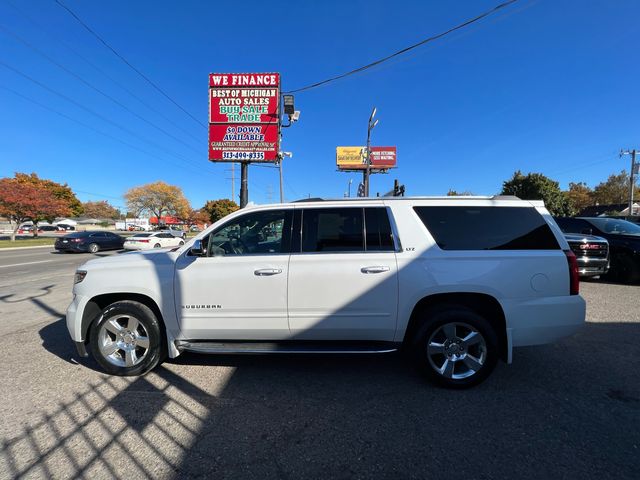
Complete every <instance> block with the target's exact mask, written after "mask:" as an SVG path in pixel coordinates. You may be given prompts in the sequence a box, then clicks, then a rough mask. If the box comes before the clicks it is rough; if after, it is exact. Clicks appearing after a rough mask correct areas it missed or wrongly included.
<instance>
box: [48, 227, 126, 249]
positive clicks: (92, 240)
mask: <svg viewBox="0 0 640 480" xmlns="http://www.w3.org/2000/svg"><path fill="white" fill-rule="evenodd" d="M123 244H124V238H122V237H121V236H120V235H116V234H115V233H111V232H92V231H87V232H75V233H71V234H69V235H65V236H64V237H62V238H58V239H56V243H55V249H56V250H59V251H63V252H90V253H97V252H98V251H100V250H119V249H121V248H122V245H123Z"/></svg>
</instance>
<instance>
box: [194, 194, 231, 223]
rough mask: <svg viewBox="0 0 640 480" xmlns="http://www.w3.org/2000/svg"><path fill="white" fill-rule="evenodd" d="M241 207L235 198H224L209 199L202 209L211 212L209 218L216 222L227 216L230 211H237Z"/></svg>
mask: <svg viewBox="0 0 640 480" xmlns="http://www.w3.org/2000/svg"><path fill="white" fill-rule="evenodd" d="M239 208H240V207H239V206H238V204H237V203H236V202H234V201H233V200H229V199H228V198H222V199H220V200H209V201H208V202H207V203H205V204H204V207H202V210H204V211H205V212H207V214H209V220H210V221H211V223H215V222H217V221H218V220H220V219H221V218H223V217H226V216H227V215H229V214H230V213H233V212H235V211H236V210H238V209H239Z"/></svg>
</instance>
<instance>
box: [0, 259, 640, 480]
mask: <svg viewBox="0 0 640 480" xmlns="http://www.w3.org/2000/svg"><path fill="white" fill-rule="evenodd" d="M87 258H89V255H56V254H53V253H51V252H50V251H49V250H47V249H45V250H38V251H19V252H0V285H1V286H0V329H1V330H0V333H1V335H0V351H2V352H3V356H4V361H3V362H2V363H1V364H0V385H2V390H1V391H2V394H1V400H2V401H0V418H2V419H3V421H2V422H0V439H2V444H1V446H0V478H12V477H39V478H43V477H56V478H77V477H95V478H107V477H117V478H125V477H129V478H140V477H154V478H178V477H180V478H182V477H206V478H216V479H217V478H256V479H258V478H260V479H263V478H292V479H297V478H345V479H346V478H349V479H351V478H390V479H397V478H456V479H457V478H487V479H489V478H507V477H508V478H536V479H539V478H554V479H555V478H571V479H573V478H581V479H591V478H593V479H602V478H616V479H621V478H638V468H639V466H640V379H639V377H638V371H640V360H639V358H640V355H639V353H640V348H639V347H638V345H640V295H639V293H640V288H639V287H638V286H622V285H613V284H599V283H585V284H583V285H582V291H583V294H584V296H585V298H587V301H588V324H587V325H586V327H585V328H584V329H583V331H582V332H580V333H579V334H578V335H576V336H574V337H572V338H570V339H567V340H565V341H563V342H560V343H558V344H556V345H550V346H543V347H536V348H533V347H532V348H525V349H520V350H518V351H516V354H515V358H514V364H513V365H511V366H507V365H503V364H501V365H499V366H498V368H497V370H496V371H495V373H494V374H493V375H492V376H491V378H490V379H489V380H488V381H487V382H485V383H484V384H482V385H480V386H479V387H477V388H475V389H472V390H468V391H463V392H454V391H448V390H442V389H439V388H436V387H433V386H431V385H429V384H427V383H425V382H424V381H423V380H422V378H421V377H420V376H419V375H418V374H417V373H416V372H415V371H414V370H413V369H412V368H411V367H410V366H409V365H408V364H407V363H406V361H405V360H404V359H403V357H402V356H399V355H390V356H357V357H347V356H339V357H255V356H254V357H251V356H236V357H233V356H222V357H207V356H199V355H194V354H185V355H183V356H182V357H180V358H179V359H177V360H176V361H172V362H167V363H165V364H163V365H162V366H161V367H160V368H158V369H157V370H156V371H154V372H153V373H151V374H149V375H147V376H145V377H141V378H115V377H109V376H106V375H104V374H102V373H100V372H99V371H97V368H96V365H95V363H94V362H93V361H90V360H87V361H85V360H82V361H80V362H79V361H78V359H77V357H76V355H75V352H74V349H73V347H72V345H71V343H70V342H69V339H68V336H67V333H66V330H65V326H64V319H63V314H64V309H65V308H66V305H67V303H68V302H69V301H70V287H71V282H72V275H73V271H74V269H75V266H76V265H78V264H79V263H81V262H83V261H84V260H85V259H87ZM30 262H41V263H30Z"/></svg>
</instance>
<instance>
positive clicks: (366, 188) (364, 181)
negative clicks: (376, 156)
mask: <svg viewBox="0 0 640 480" xmlns="http://www.w3.org/2000/svg"><path fill="white" fill-rule="evenodd" d="M375 116H376V107H373V110H372V111H371V116H370V117H369V123H368V125H367V151H366V155H367V168H366V169H365V170H364V172H362V184H363V185H364V196H365V197H368V196H369V176H370V175H371V130H373V129H374V128H375V126H376V125H377V124H378V120H376V121H375V122H374V121H373V117H375Z"/></svg>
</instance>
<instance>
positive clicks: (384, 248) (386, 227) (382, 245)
mask: <svg viewBox="0 0 640 480" xmlns="http://www.w3.org/2000/svg"><path fill="white" fill-rule="evenodd" d="M364 228H365V231H366V232H367V234H366V240H367V252H371V251H373V252H376V251H377V252H392V251H394V250H395V248H394V245H393V234H392V233H391V224H390V223H389V214H388V213H387V209H386V208H384V207H367V208H365V209H364Z"/></svg>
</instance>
